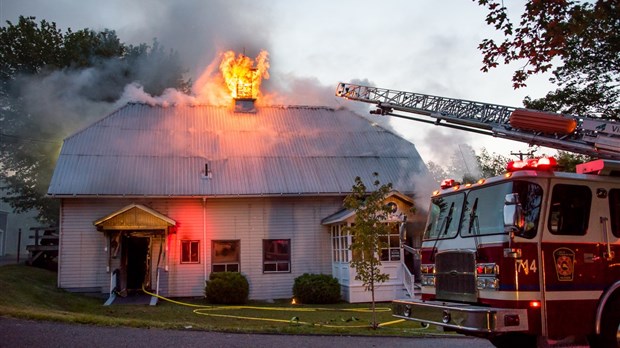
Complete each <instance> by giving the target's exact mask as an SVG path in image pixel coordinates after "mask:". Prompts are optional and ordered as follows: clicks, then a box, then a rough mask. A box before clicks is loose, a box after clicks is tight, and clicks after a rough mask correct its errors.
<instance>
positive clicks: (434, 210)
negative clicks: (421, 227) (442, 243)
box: [424, 193, 465, 240]
mask: <svg viewBox="0 0 620 348" xmlns="http://www.w3.org/2000/svg"><path fill="white" fill-rule="evenodd" d="M464 200H465V193H458V194H453V195H447V196H443V197H437V198H433V200H432V204H431V209H430V210H431V211H430V213H429V217H428V224H427V225H426V230H425V232H424V239H425V240H427V239H438V238H452V237H454V236H456V234H457V233H458V229H459V222H460V221H461V211H462V209H463V201H464Z"/></svg>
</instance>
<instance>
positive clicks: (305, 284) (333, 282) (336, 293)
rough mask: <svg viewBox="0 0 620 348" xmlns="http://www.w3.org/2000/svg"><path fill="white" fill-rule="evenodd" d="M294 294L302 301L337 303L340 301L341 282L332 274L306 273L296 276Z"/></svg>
mask: <svg viewBox="0 0 620 348" xmlns="http://www.w3.org/2000/svg"><path fill="white" fill-rule="evenodd" d="M293 296H295V299H296V300H298V301H299V302H301V303H308V304H310V303H317V304H319V303H336V302H338V301H340V283H338V279H336V278H334V277H332V276H330V275H326V274H308V273H304V274H303V275H301V276H299V277H297V278H295V283H294V284H293Z"/></svg>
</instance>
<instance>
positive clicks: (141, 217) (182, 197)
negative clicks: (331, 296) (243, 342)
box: [49, 104, 427, 302]
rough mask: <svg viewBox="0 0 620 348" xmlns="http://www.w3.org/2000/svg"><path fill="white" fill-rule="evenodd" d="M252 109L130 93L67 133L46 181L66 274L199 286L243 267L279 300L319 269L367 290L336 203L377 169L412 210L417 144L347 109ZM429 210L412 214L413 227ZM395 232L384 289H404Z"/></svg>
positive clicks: (69, 282) (71, 286) (83, 285)
mask: <svg viewBox="0 0 620 348" xmlns="http://www.w3.org/2000/svg"><path fill="white" fill-rule="evenodd" d="M253 111H255V112H251V113H242V112H234V111H233V110H232V109H230V108H225V107H215V106H172V107H160V106H149V105H145V104H128V105H126V106H124V107H122V108H120V109H119V110H117V111H115V112H113V113H112V114H110V115H108V116H107V117H105V118H103V119H101V120H100V121H98V122H96V123H94V124H92V125H91V126H90V127H87V128H86V129H84V130H82V131H79V132H77V133H75V134H73V135H72V136H70V137H68V138H67V139H65V141H64V144H63V147H62V150H61V153H60V155H59V158H58V163H57V166H56V169H55V171H54V175H53V178H52V181H51V184H50V187H49V195H51V196H53V197H55V198H58V199H60V200H61V212H60V247H59V265H58V286H59V287H60V288H63V289H66V290H69V291H74V292H89V293H101V294H107V293H109V292H110V290H111V288H113V287H115V286H116V287H117V290H128V291H131V290H139V289H141V287H142V285H143V284H144V285H145V287H146V288H148V289H151V290H153V291H157V292H159V294H161V295H164V296H172V297H186V296H203V294H204V286H205V280H207V279H208V277H209V274H210V273H211V272H220V271H238V272H241V273H242V274H244V275H245V276H246V277H247V278H248V281H249V283H250V298H251V299H274V298H290V297H291V296H292V285H293V281H294V279H295V278H296V277H297V276H299V275H301V274H303V273H323V274H333V275H334V276H336V277H337V278H338V279H339V280H340V283H341V284H342V286H343V297H344V298H345V299H346V300H348V301H351V302H358V301H367V300H369V298H370V297H369V294H367V293H366V294H365V293H364V292H363V291H362V290H363V289H361V290H360V285H359V284H358V283H356V282H355V281H354V277H352V272H353V271H352V270H350V269H348V268H347V267H348V265H347V260H349V259H350V254H348V253H349V252H347V251H345V249H346V246H347V245H348V244H347V243H350V239H347V238H349V237H347V236H344V237H343V236H342V235H341V234H339V232H338V231H339V228H340V226H342V225H343V224H346V223H347V222H350V221H351V220H350V219H351V215H350V214H349V213H344V214H341V215H338V214H336V213H337V212H339V211H341V210H342V202H343V199H344V197H345V196H346V195H347V194H348V193H349V192H350V191H351V187H352V185H353V184H354V179H355V177H356V176H360V177H361V178H362V179H363V180H364V182H372V180H374V178H373V177H372V174H373V173H375V172H377V173H379V175H380V176H379V179H380V180H381V182H382V183H387V182H391V183H392V184H393V187H394V189H395V190H397V191H398V192H399V193H398V194H394V195H392V196H391V197H390V198H389V199H391V200H393V201H394V202H395V204H397V205H398V208H399V209H401V210H402V211H405V208H406V207H407V206H410V205H411V204H412V203H413V201H412V199H411V197H412V195H413V192H414V190H415V189H416V187H415V182H417V177H419V176H423V175H427V169H426V167H425V165H424V163H423V161H422V160H421V158H420V156H419V155H418V152H417V151H416V149H415V146H414V145H413V144H411V143H410V142H408V141H406V140H404V139H402V138H400V137H398V136H397V135H395V134H393V133H391V132H390V131H387V130H386V129H384V128H381V127H379V126H377V125H376V124H374V123H372V122H370V121H368V120H367V119H365V118H363V117H361V116H359V115H357V114H355V113H353V112H351V111H349V110H347V109H331V108H324V107H295V106H288V107H262V108H257V109H256V110H253ZM334 214H335V215H334ZM422 220H424V217H423V216H419V215H416V216H413V215H411V216H409V220H408V224H407V229H408V232H407V233H408V234H409V235H410V236H413V228H412V226H413V223H415V221H422ZM413 237H414V238H413V240H416V238H417V237H415V236H413ZM342 238H344V239H342ZM397 239H398V236H389V241H390V248H389V250H387V256H388V260H387V262H385V263H384V265H385V266H384V267H385V268H386V270H387V271H389V273H390V275H391V278H390V281H389V282H388V283H386V285H385V287H384V288H383V290H382V294H384V295H382V296H383V297H381V299H384V300H389V299H392V298H394V297H397V296H399V295H401V294H402V289H403V277H404V275H403V269H402V265H401V263H402V262H401V260H402V259H403V257H402V251H401V249H400V248H399V247H398V246H397V244H396V240H397ZM393 241H394V243H392V242H393ZM397 254H399V255H397Z"/></svg>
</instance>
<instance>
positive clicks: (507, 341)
mask: <svg viewBox="0 0 620 348" xmlns="http://www.w3.org/2000/svg"><path fill="white" fill-rule="evenodd" d="M489 341H491V343H492V344H493V345H494V346H495V347H497V348H517V347H518V348H527V347H536V336H533V335H526V334H522V333H507V334H503V335H499V336H495V337H490V338H489Z"/></svg>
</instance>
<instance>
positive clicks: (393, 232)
mask: <svg viewBox="0 0 620 348" xmlns="http://www.w3.org/2000/svg"><path fill="white" fill-rule="evenodd" d="M385 224H386V225H388V230H389V231H390V232H388V234H384V235H381V236H379V240H380V244H381V246H382V247H381V248H380V249H379V260H381V262H400V260H401V259H402V257H401V255H400V250H401V248H400V231H399V224H398V223H395V222H385ZM393 242H395V243H396V245H392V244H393ZM392 251H397V252H398V258H397V257H393V255H392ZM384 252H386V254H387V258H385V259H384V255H383V253H384Z"/></svg>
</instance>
